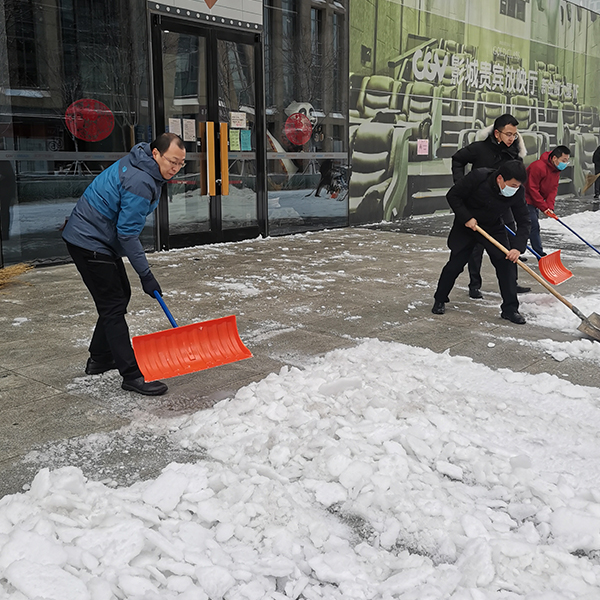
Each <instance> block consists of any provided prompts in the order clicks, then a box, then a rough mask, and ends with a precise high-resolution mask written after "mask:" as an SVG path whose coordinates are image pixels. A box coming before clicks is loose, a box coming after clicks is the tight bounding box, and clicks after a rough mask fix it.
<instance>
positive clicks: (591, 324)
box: [577, 313, 600, 342]
mask: <svg viewBox="0 0 600 600" xmlns="http://www.w3.org/2000/svg"><path fill="white" fill-rule="evenodd" d="M579 316H580V317H581V315H579ZM577 329H578V330H579V331H581V333H585V335H587V336H589V337H591V338H592V339H594V340H596V341H598V342H600V315H598V314H596V313H592V314H591V315H590V316H589V317H583V318H582V319H581V325H579V327H578V328H577Z"/></svg>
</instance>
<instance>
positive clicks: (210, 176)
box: [206, 121, 217, 196]
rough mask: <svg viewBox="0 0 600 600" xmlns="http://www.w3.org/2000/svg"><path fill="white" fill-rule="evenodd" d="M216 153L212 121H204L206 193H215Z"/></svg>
mask: <svg viewBox="0 0 600 600" xmlns="http://www.w3.org/2000/svg"><path fill="white" fill-rule="evenodd" d="M216 158H217V157H216V154H215V124H214V123H213V122H212V121H207V122H206V175H207V180H208V195H209V196H216V195H217V174H216V168H217V163H216Z"/></svg>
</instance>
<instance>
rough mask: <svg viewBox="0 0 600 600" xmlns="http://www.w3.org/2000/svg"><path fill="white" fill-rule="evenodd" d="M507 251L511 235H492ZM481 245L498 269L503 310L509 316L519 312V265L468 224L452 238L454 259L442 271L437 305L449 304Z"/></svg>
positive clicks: (450, 245) (458, 228) (456, 228)
mask: <svg viewBox="0 0 600 600" xmlns="http://www.w3.org/2000/svg"><path fill="white" fill-rule="evenodd" d="M491 235H493V237H494V238H496V239H497V240H498V241H499V242H500V243H501V244H502V245H503V246H504V247H505V248H509V247H510V246H509V240H508V234H507V233H504V234H500V233H496V234H494V233H491ZM477 244H481V245H482V246H483V248H484V249H485V251H486V252H487V253H488V255H489V257H490V260H491V261H492V265H494V268H495V269H496V277H497V278H498V284H499V286H500V294H501V295H502V304H501V306H500V308H501V310H502V312H503V313H505V314H509V313H513V312H517V311H518V310H519V300H518V298H517V265H516V264H515V263H513V262H511V261H510V260H508V259H507V258H506V255H505V254H504V252H502V250H499V249H498V248H496V246H494V245H493V244H492V243H491V242H489V241H488V240H487V239H485V238H484V237H483V236H482V235H481V234H479V233H477V232H476V231H473V230H472V229H469V228H468V227H466V226H465V225H454V226H453V227H452V229H451V231H450V235H449V236H448V248H450V260H449V261H448V262H447V263H446V265H445V266H444V268H443V269H442V273H441V275H440V279H439V281H438V286H437V290H436V292H435V294H434V298H435V300H436V302H449V301H450V300H449V295H450V292H451V291H452V288H453V287H454V284H455V282H456V279H457V278H458V276H459V275H460V274H461V273H462V272H463V271H464V268H465V265H466V264H467V263H468V261H469V257H470V256H471V254H472V253H473V249H474V248H475V246H476V245H477Z"/></svg>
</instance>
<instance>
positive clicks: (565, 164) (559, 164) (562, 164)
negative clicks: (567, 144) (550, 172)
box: [556, 162, 569, 171]
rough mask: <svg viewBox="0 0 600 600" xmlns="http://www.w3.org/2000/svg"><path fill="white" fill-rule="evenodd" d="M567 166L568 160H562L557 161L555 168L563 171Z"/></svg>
mask: <svg viewBox="0 0 600 600" xmlns="http://www.w3.org/2000/svg"><path fill="white" fill-rule="evenodd" d="M568 166H569V163H568V162H566V163H564V162H559V163H558V164H557V165H556V168H557V169H558V170H559V171H564V170H565V169H566V168H567V167H568Z"/></svg>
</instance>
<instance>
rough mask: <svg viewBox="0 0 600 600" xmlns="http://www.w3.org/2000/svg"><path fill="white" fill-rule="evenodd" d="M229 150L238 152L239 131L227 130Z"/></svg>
mask: <svg viewBox="0 0 600 600" xmlns="http://www.w3.org/2000/svg"><path fill="white" fill-rule="evenodd" d="M229 150H230V151H231V152H239V151H240V130H239V129H230V130H229Z"/></svg>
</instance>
